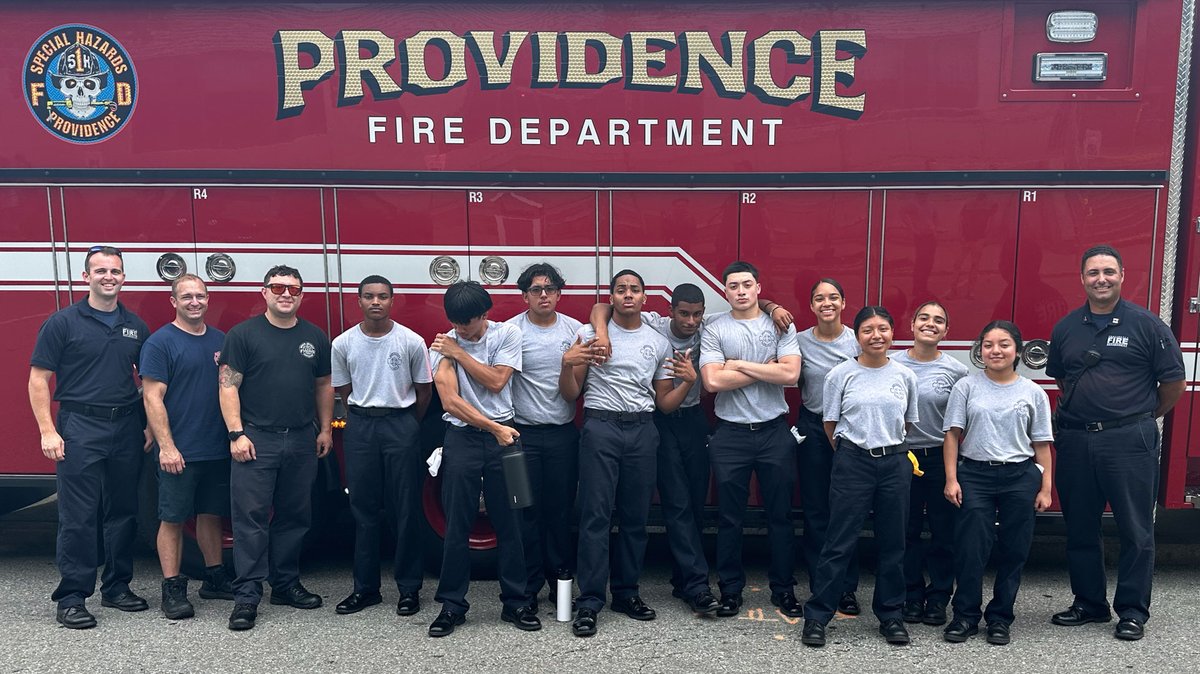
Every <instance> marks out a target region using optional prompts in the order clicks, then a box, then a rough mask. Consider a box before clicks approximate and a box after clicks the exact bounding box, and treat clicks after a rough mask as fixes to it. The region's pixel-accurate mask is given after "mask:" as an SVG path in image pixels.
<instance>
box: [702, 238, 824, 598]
mask: <svg viewBox="0 0 1200 674" xmlns="http://www.w3.org/2000/svg"><path fill="white" fill-rule="evenodd" d="M722 278H723V279H724V289H725V298H726V299H727V300H728V301H729V304H730V306H731V307H732V310H731V311H730V313H728V314H724V315H721V316H719V317H717V318H716V319H714V320H713V321H712V322H711V323H708V324H707V325H705V327H704V334H703V335H702V336H701V338H700V373H701V377H702V378H703V381H704V386H705V388H706V389H708V390H709V391H714V392H716V394H717V401H716V410H717V417H718V418H719V419H720V423H719V424H718V425H717V430H716V432H714V433H713V436H712V438H711V439H710V441H709V445H708V452H709V460H710V462H711V463H712V467H713V477H714V478H715V480H716V484H717V493H718V497H717V502H718V505H719V507H720V511H721V512H720V526H719V527H718V529H717V559H716V567H717V577H718V583H719V585H720V588H721V606H720V608H719V609H717V615H718V616H721V617H732V616H735V615H738V614H739V613H740V612H741V606H742V591H743V589H745V586H746V573H745V570H744V568H743V566H742V558H741V553H742V521H743V518H744V517H745V513H746V503H747V500H748V499H749V496H750V477H751V475H755V476H757V478H758V484H759V490H760V493H761V495H762V501H763V506H764V507H765V509H766V512H767V532H768V533H767V535H768V539H769V541H770V548H771V564H770V567H769V569H768V572H767V577H768V582H769V584H770V587H771V602H772V603H773V604H774V605H775V606H778V607H779V610H780V611H783V612H784V614H785V615H788V616H798V615H800V604H799V601H798V600H797V599H796V594H795V590H794V588H795V586H796V576H795V571H794V566H795V538H796V534H795V529H794V528H793V525H792V521H791V513H792V492H793V491H794V488H795V484H796V440H795V438H794V437H793V436H792V434H791V431H790V430H789V429H788V424H787V422H786V415H787V411H788V406H787V401H786V400H784V397H783V387H784V386H785V385H787V384H793V383H795V382H796V380H797V378H799V376H800V348H799V347H798V346H796V329H795V328H794V327H793V326H790V325H789V326H788V328H787V330H786V331H784V332H783V333H782V334H781V333H780V332H778V331H777V330H776V328H775V324H774V323H773V322H772V320H771V317H770V316H769V315H767V314H766V313H764V312H763V311H761V310H760V309H759V307H758V297H759V292H760V290H761V286H760V285H759V282H758V270H757V269H756V268H755V267H754V265H752V264H749V263H747V262H740V261H739V262H734V263H732V264H730V265H729V266H728V267H726V268H725V271H724V273H723V274H722Z"/></svg>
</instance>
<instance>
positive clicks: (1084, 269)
mask: <svg viewBox="0 0 1200 674" xmlns="http://www.w3.org/2000/svg"><path fill="white" fill-rule="evenodd" d="M1080 279H1081V280H1082V282H1083V290H1084V292H1085V293H1086V294H1087V304H1084V305H1083V306H1082V307H1080V308H1078V309H1076V310H1075V311H1072V312H1071V313H1069V314H1067V316H1066V317H1065V318H1063V319H1062V320H1061V321H1059V322H1058V325H1056V326H1054V332H1053V333H1052V336H1051V340H1050V354H1049V355H1050V357H1049V361H1048V362H1047V364H1046V374H1048V375H1050V376H1051V377H1054V379H1055V380H1057V381H1058V387H1059V389H1060V390H1061V391H1062V392H1063V393H1062V396H1060V397H1059V399H1058V436H1057V438H1056V445H1057V449H1058V455H1057V463H1058V466H1057V470H1055V477H1056V478H1057V482H1058V495H1059V498H1060V499H1061V501H1062V510H1063V518H1064V519H1065V520H1066V524H1067V568H1068V570H1069V571H1070V574H1071V591H1072V592H1073V593H1074V595H1075V600H1074V601H1073V602H1072V603H1071V606H1070V607H1069V608H1068V609H1067V610H1065V611H1063V612H1061V613H1056V614H1055V615H1054V617H1053V618H1051V621H1052V622H1054V623H1055V624H1056V625H1065V626H1068V627H1070V626H1076V625H1084V624H1086V623H1090V622H1108V621H1109V620H1111V619H1112V617H1111V614H1110V613H1109V605H1108V588H1107V579H1106V578H1105V575H1104V547H1103V545H1102V541H1101V533H1100V517H1101V515H1102V514H1103V513H1104V506H1105V504H1106V503H1107V504H1108V505H1110V506H1111V507H1112V513H1113V517H1114V518H1115V519H1116V522H1117V531H1118V534H1119V536H1120V540H1121V556H1120V562H1119V564H1118V567H1117V591H1116V595H1115V596H1114V597H1113V604H1112V608H1113V609H1114V610H1115V611H1116V613H1117V618H1118V622H1117V627H1116V631H1115V633H1114V634H1115V636H1116V637H1117V638H1118V639H1124V640H1129V641H1133V640H1137V639H1141V638H1142V635H1143V633H1144V629H1145V623H1146V620H1147V619H1149V617H1150V582H1151V578H1152V576H1153V573H1154V503H1155V496H1156V494H1157V492H1158V480H1157V476H1158V454H1159V436H1158V425H1157V423H1156V422H1155V419H1157V418H1158V417H1161V416H1163V415H1164V414H1166V413H1167V412H1169V411H1170V410H1171V408H1172V407H1174V405H1175V403H1176V402H1177V401H1178V400H1179V396H1180V395H1182V394H1183V390H1184V386H1185V382H1184V370H1183V354H1182V353H1181V352H1180V350H1179V344H1178V343H1177V342H1176V341H1175V337H1174V336H1173V335H1172V334H1171V331H1170V329H1169V328H1167V326H1166V324H1164V323H1163V322H1162V320H1160V319H1159V318H1158V317H1157V316H1155V315H1154V314H1151V313H1150V312H1149V311H1147V310H1145V309H1143V308H1142V307H1139V306H1137V305H1134V304H1131V303H1130V302H1127V301H1125V300H1122V299H1121V284H1122V282H1124V280H1125V268H1124V266H1123V265H1122V263H1121V254H1120V253H1118V252H1117V251H1116V249H1114V248H1112V247H1111V246H1095V247H1093V248H1090V249H1088V250H1087V252H1085V253H1084V254H1083V260H1082V263H1081V265H1080Z"/></svg>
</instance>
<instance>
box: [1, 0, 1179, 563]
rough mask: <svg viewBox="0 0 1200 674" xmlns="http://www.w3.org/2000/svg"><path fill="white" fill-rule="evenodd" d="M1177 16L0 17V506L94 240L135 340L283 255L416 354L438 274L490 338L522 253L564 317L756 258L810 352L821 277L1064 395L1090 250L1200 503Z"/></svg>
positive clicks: (1174, 497) (278, 9) (304, 10)
mask: <svg viewBox="0 0 1200 674" xmlns="http://www.w3.org/2000/svg"><path fill="white" fill-rule="evenodd" d="M1194 5H1195V3H1194V0H1183V1H1182V2H1180V1H1179V0H1082V1H1079V2H1069V3H1068V2H1059V1H1057V0H1053V1H1051V0H958V1H939V0H934V1H931V2H915V1H911V0H874V1H867V2H812V3H808V2H788V3H784V2H746V3H711V2H694V3H674V2H671V3H608V2H601V1H599V0H597V1H595V2H590V3H540V2H532V1H530V2H524V3H522V2H463V3H453V4H446V3H382V2H379V3H371V2H367V3H361V2H359V3H353V4H345V5H340V4H337V3H307V4H301V3H286V2H261V3H254V2H247V3H237V4H207V3H171V4H144V3H134V2H106V3H80V2H73V3H66V2H61V3H60V2H46V3H40V4H38V5H37V6H29V5H17V4H15V3H13V4H7V3H6V4H4V5H0V20H2V25H3V26H4V28H3V31H2V32H3V37H4V39H3V41H0V90H3V91H7V92H9V93H10V94H12V95H14V98H13V99H10V100H11V101H12V102H13V104H12V105H10V106H9V107H7V108H4V109H3V110H0V128H2V129H3V139H4V140H3V141H2V142H0V250H2V251H3V257H2V259H3V260H4V264H2V265H0V323H2V324H3V325H5V328H6V330H5V333H6V334H5V339H3V340H2V342H0V353H2V354H3V357H2V358H0V381H8V382H10V386H9V387H8V389H7V392H5V393H0V396H3V397H4V402H5V407H7V408H8V409H10V410H11V415H12V418H13V425H12V426H11V428H10V430H9V434H10V435H9V437H10V441H9V448H8V450H7V451H5V452H3V453H0V502H2V504H3V506H4V509H5V510H8V509H11V508H13V507H19V506H21V505H24V504H26V503H28V502H30V501H32V500H35V499H37V498H39V497H41V496H44V495H46V494H48V493H50V492H52V491H53V488H54V483H53V465H52V464H51V463H49V462H48V461H46V460H45V459H44V458H43V457H42V456H41V453H40V452H39V451H38V438H37V432H36V427H35V425H34V423H33V420H32V418H31V415H30V413H29V411H28V410H29V406H28V402H27V401H26V394H25V387H24V382H25V379H26V377H27V372H28V370H27V368H28V362H29V354H30V352H31V349H32V346H33V340H34V337H35V333H36V331H37V327H38V325H39V324H40V323H41V321H42V320H44V319H45V318H46V316H48V315H49V314H50V313H52V312H53V311H55V310H56V309H59V308H61V307H64V306H66V305H68V304H69V303H71V302H73V301H77V300H78V299H79V298H80V297H81V296H82V294H83V293H84V292H86V286H85V285H84V284H83V283H82V281H81V276H80V275H81V266H82V262H83V257H84V253H85V251H86V249H87V248H88V247H89V246H91V245H93V244H97V243H105V244H112V245H116V246H118V247H120V248H122V249H123V250H124V251H125V263H126V268H127V274H128V276H127V282H126V285H125V289H124V291H123V293H122V300H123V301H124V302H125V304H126V306H128V307H130V308H131V309H133V310H134V311H136V312H137V313H138V314H139V315H141V316H142V317H143V318H145V319H146V321H147V322H148V323H149V324H150V325H151V326H156V325H161V324H163V323H165V322H167V321H169V320H170V319H171V317H172V310H171V307H170V305H169V304H168V302H167V284H168V282H169V280H170V279H171V278H173V277H174V276H176V275H178V274H180V273H182V272H183V271H184V270H187V271H192V272H196V273H199V274H200V275H201V276H202V277H204V278H206V279H207V280H208V281H209V283H210V289H211V292H212V296H213V301H212V305H211V306H212V308H211V312H210V315H209V316H210V321H211V322H212V323H214V324H215V325H217V326H219V327H221V328H226V329H227V328H229V327H230V326H231V325H233V324H234V323H236V322H238V321H240V320H242V319H244V318H246V317H247V316H248V315H250V314H252V313H254V312H256V311H260V310H261V308H260V307H261V299H260V298H259V293H258V287H259V281H258V279H259V278H260V275H261V274H262V273H263V271H264V270H265V269H267V268H268V267H269V266H271V265H272V264H274V263H277V262H281V261H284V262H287V263H289V264H292V265H294V266H297V267H298V268H299V269H300V270H301V271H302V272H303V274H304V277H305V279H306V291H307V292H306V295H305V301H304V305H303V309H302V314H303V315H304V316H305V317H306V318H308V319H309V320H311V321H313V322H315V323H317V324H318V325H320V326H322V327H324V328H326V329H327V330H328V331H329V332H330V334H331V335H336V334H338V333H340V332H341V331H342V330H345V329H346V328H348V327H350V326H351V325H353V324H354V323H355V322H356V321H357V319H358V311H357V308H356V304H355V299H354V293H355V288H356V284H357V282H358V281H359V280H360V279H361V278H362V277H364V276H366V275H367V274H370V273H382V274H385V275H386V276H388V277H390V278H391V279H393V280H394V281H395V282H396V283H397V286H398V292H399V302H398V307H397V311H396V318H398V319H399V320H400V321H402V322H403V323H405V324H407V325H409V326H411V327H413V328H414V329H416V330H417V331H419V332H420V333H421V334H423V335H424V336H425V337H426V339H429V338H431V337H432V336H433V335H434V334H435V333H436V332H437V331H440V330H443V329H445V327H446V321H445V318H444V315H443V312H442V308H441V301H442V297H441V296H442V291H443V286H445V285H447V284H449V283H451V282H453V281H454V280H456V279H460V278H461V279H466V278H473V279H477V280H479V281H481V282H482V283H484V284H486V285H487V286H488V287H489V290H490V291H491V292H492V294H493V296H494V297H495V298H496V299H497V307H496V309H495V310H494V312H493V317H495V318H505V317H507V316H508V315H511V314H513V313H516V312H517V311H520V310H521V309H522V308H523V304H522V302H521V299H520V296H519V294H518V292H517V290H516V288H515V286H514V283H513V281H514V279H515V277H516V275H517V274H518V273H519V272H520V270H521V269H522V268H523V267H524V266H526V265H528V264H530V263H532V262H534V261H540V260H546V261H549V262H551V263H553V264H555V265H557V266H558V267H559V268H560V269H562V270H563V273H564V275H565V277H566V279H567V281H568V287H567V289H566V292H565V296H564V298H563V301H562V304H561V309H562V310H564V311H566V312H568V313H572V314H574V315H576V316H578V317H582V316H584V315H585V312H586V309H587V308H588V307H589V306H590V305H591V304H592V303H593V302H594V301H595V300H596V299H597V297H599V296H601V295H603V294H604V290H603V289H604V288H606V284H607V279H608V277H609V275H610V273H611V271H612V270H614V269H619V268H622V267H627V266H628V267H633V268H635V269H638V270H639V271H640V272H641V273H642V274H643V275H644V276H645V277H646V279H647V281H648V284H649V292H650V295H651V297H652V299H651V304H652V307H651V308H657V309H659V310H663V309H664V308H665V306H666V302H667V299H668V297H669V295H668V293H669V290H670V288H672V287H674V286H675V285H676V284H678V283H681V282H685V281H689V282H692V283H695V284H697V285H699V286H701V287H702V288H704V289H705V292H706V293H707V298H708V307H709V311H718V310H720V309H721V308H722V307H723V306H725V305H724V300H723V295H722V294H721V291H720V282H719V278H718V275H719V273H720V270H721V269H722V268H723V267H724V266H725V264H727V263H728V262H730V261H731V260H733V259H737V258H741V259H747V260H751V261H753V262H755V263H756V264H758V265H759V266H760V268H761V269H762V270H763V278H762V283H763V291H764V293H765V294H766V295H768V296H770V297H771V298H772V299H774V300H776V301H779V302H781V303H783V304H784V305H786V306H788V307H790V308H791V309H792V310H793V312H794V313H795V314H796V316H797V319H798V321H799V323H800V327H805V326H806V325H809V324H811V323H812V321H813V319H812V317H811V315H810V314H809V312H808V310H807V307H806V305H807V299H808V296H807V293H808V288H809V286H810V285H811V284H812V282H813V281H814V280H815V279H817V278H818V277H821V276H832V277H835V278H837V279H839V280H840V281H841V282H842V283H843V284H844V285H845V288H846V291H847V296H848V299H849V303H850V305H851V306H850V308H849V310H850V311H851V312H853V311H854V309H855V308H856V307H857V306H861V305H863V304H866V303H882V304H884V305H885V306H887V307H888V308H890V309H891V310H892V311H893V313H895V314H896V315H897V316H898V317H899V325H900V326H907V324H908V319H909V317H910V315H911V312H912V310H913V309H914V308H915V307H916V306H917V305H918V304H919V303H920V302H922V301H924V300H926V299H930V298H936V299H938V300H940V301H941V302H942V303H944V304H945V305H946V306H947V307H948V308H949V312H950V314H951V316H952V317H953V325H952V331H951V340H952V341H950V342H948V346H949V348H950V349H951V350H952V351H954V352H955V353H957V354H958V355H959V356H960V357H962V358H964V359H967V358H969V352H970V347H971V342H970V337H971V336H972V335H973V333H974V332H975V330H977V329H978V328H979V326H981V325H982V324H983V323H985V322H986V321H988V320H991V319H993V318H1009V319H1012V320H1014V321H1016V322H1017V324H1019V325H1020V326H1021V328H1022V330H1023V331H1024V333H1025V334H1026V336H1027V337H1028V338H1031V339H1032V340H1033V341H1032V343H1031V348H1030V349H1028V350H1027V351H1026V353H1025V355H1024V363H1025V364H1024V366H1023V367H1024V370H1023V371H1024V372H1025V373H1026V374H1027V375H1029V376H1031V377H1033V378H1034V379H1036V380H1037V381H1039V382H1041V383H1042V384H1043V385H1044V386H1045V387H1046V388H1047V389H1050V390H1053V388H1054V387H1053V383H1052V382H1051V381H1049V380H1048V379H1047V378H1046V377H1045V374H1044V371H1043V370H1042V366H1043V365H1044V357H1045V340H1047V339H1048V338H1049V336H1050V331H1051V327H1052V326H1053V324H1054V322H1055V321H1056V320H1057V319H1058V318H1059V317H1061V316H1062V315H1063V314H1065V313H1066V312H1067V311H1068V310H1069V309H1071V308H1073V307H1074V306H1077V305H1078V304H1079V303H1081V302H1082V301H1083V294H1082V291H1081V288H1080V286H1079V280H1078V279H1079V277H1078V256H1079V254H1080V252H1081V251H1082V250H1083V249H1084V248H1086V247H1087V246H1089V245H1092V244H1095V243H1101V242H1106V243H1111V244H1114V245H1115V246H1117V247H1118V248H1119V249H1120V250H1121V251H1122V253H1123V254H1124V258H1125V264H1126V268H1127V278H1126V283H1125V296H1126V297H1127V298H1128V299H1130V300H1132V301H1134V302H1137V303H1140V304H1145V305H1147V306H1149V307H1150V308H1151V309H1152V310H1154V311H1156V312H1158V313H1159V314H1160V315H1161V316H1162V317H1163V319H1164V320H1166V321H1168V322H1169V323H1170V324H1171V325H1172V326H1173V329H1174V331H1175V334H1176V336H1177V337H1178V339H1179V341H1180V342H1181V343H1182V344H1183V348H1184V352H1185V356H1186V361H1187V365H1188V375H1187V377H1188V389H1187V393H1186V395H1185V396H1184V398H1183V399H1182V401H1181V402H1180V403H1179V405H1178V406H1177V407H1176V409H1175V411H1174V413H1173V414H1171V415H1170V416H1169V417H1168V418H1167V420H1166V424H1165V441H1164V444H1163V451H1162V481H1161V485H1162V487H1161V502H1162V504H1163V505H1164V506H1165V507H1167V508H1188V507H1191V505H1192V499H1193V496H1194V495H1195V494H1196V493H1197V491H1198V490H1197V487H1200V427H1198V426H1200V423H1197V424H1193V418H1195V419H1197V422H1200V414H1198V410H1197V405H1198V404H1200V396H1198V395H1197V394H1196V363H1197V339H1198V338H1197V328H1198V320H1197V302H1198V300H1197V299H1196V297H1197V296H1198V295H1200V292H1198V287H1200V265H1198V264H1197V263H1196V261H1197V259H1200V235H1198V233H1197V227H1198V226H1200V208H1198V207H1197V205H1196V203H1195V202H1196V196H1197V191H1196V189H1197V180H1198V178H1200V171H1197V164H1196V162H1197V158H1196V153H1195V152H1194V147H1193V146H1194V141H1195V136H1196V131H1197V128H1196V127H1197V125H1196V122H1195V119H1196V118H1195V115H1193V114H1191V112H1190V110H1191V107H1190V105H1191V104H1190V101H1189V97H1188V91H1189V84H1190V83H1191V63H1192V58H1193V56H1192V35H1193V30H1194V13H1193V10H1194ZM18 99H20V100H18ZM901 332H903V329H902V330H901ZM793 395H794V394H793ZM793 401H795V398H793ZM334 486H335V487H336V484H334ZM428 505H429V511H430V517H431V522H434V523H435V524H436V523H437V512H436V511H437V508H436V498H432V497H431V498H429V499H428ZM487 538H488V537H487V535H486V530H485V527H482V526H481V528H480V536H479V540H477V541H475V543H476V545H477V546H480V547H486V546H487V545H488V541H487Z"/></svg>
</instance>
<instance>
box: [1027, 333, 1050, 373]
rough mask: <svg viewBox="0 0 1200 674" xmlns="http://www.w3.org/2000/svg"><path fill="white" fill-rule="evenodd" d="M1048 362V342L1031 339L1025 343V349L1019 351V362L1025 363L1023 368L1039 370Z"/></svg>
mask: <svg viewBox="0 0 1200 674" xmlns="http://www.w3.org/2000/svg"><path fill="white" fill-rule="evenodd" d="M1048 360H1050V342H1047V341H1046V340H1044V339H1031V340H1029V341H1028V342H1025V348H1024V349H1023V350H1022V351H1021V362H1023V363H1025V367H1028V368H1030V369H1033V370H1040V369H1042V368H1044V367H1046V361H1048Z"/></svg>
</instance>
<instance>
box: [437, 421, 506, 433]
mask: <svg viewBox="0 0 1200 674" xmlns="http://www.w3.org/2000/svg"><path fill="white" fill-rule="evenodd" d="M496 423H498V424H500V425H501V426H508V427H509V428H516V427H517V426H516V424H515V423H513V420H512V419H511V418H510V419H505V420H504V421H497V422H496ZM447 426H448V427H449V428H450V429H453V430H456V431H464V432H466V431H473V432H475V433H488V434H491V431H485V430H483V429H482V428H478V427H476V426H472V425H471V424H467V425H466V426H458V425H455V424H451V423H447Z"/></svg>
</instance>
